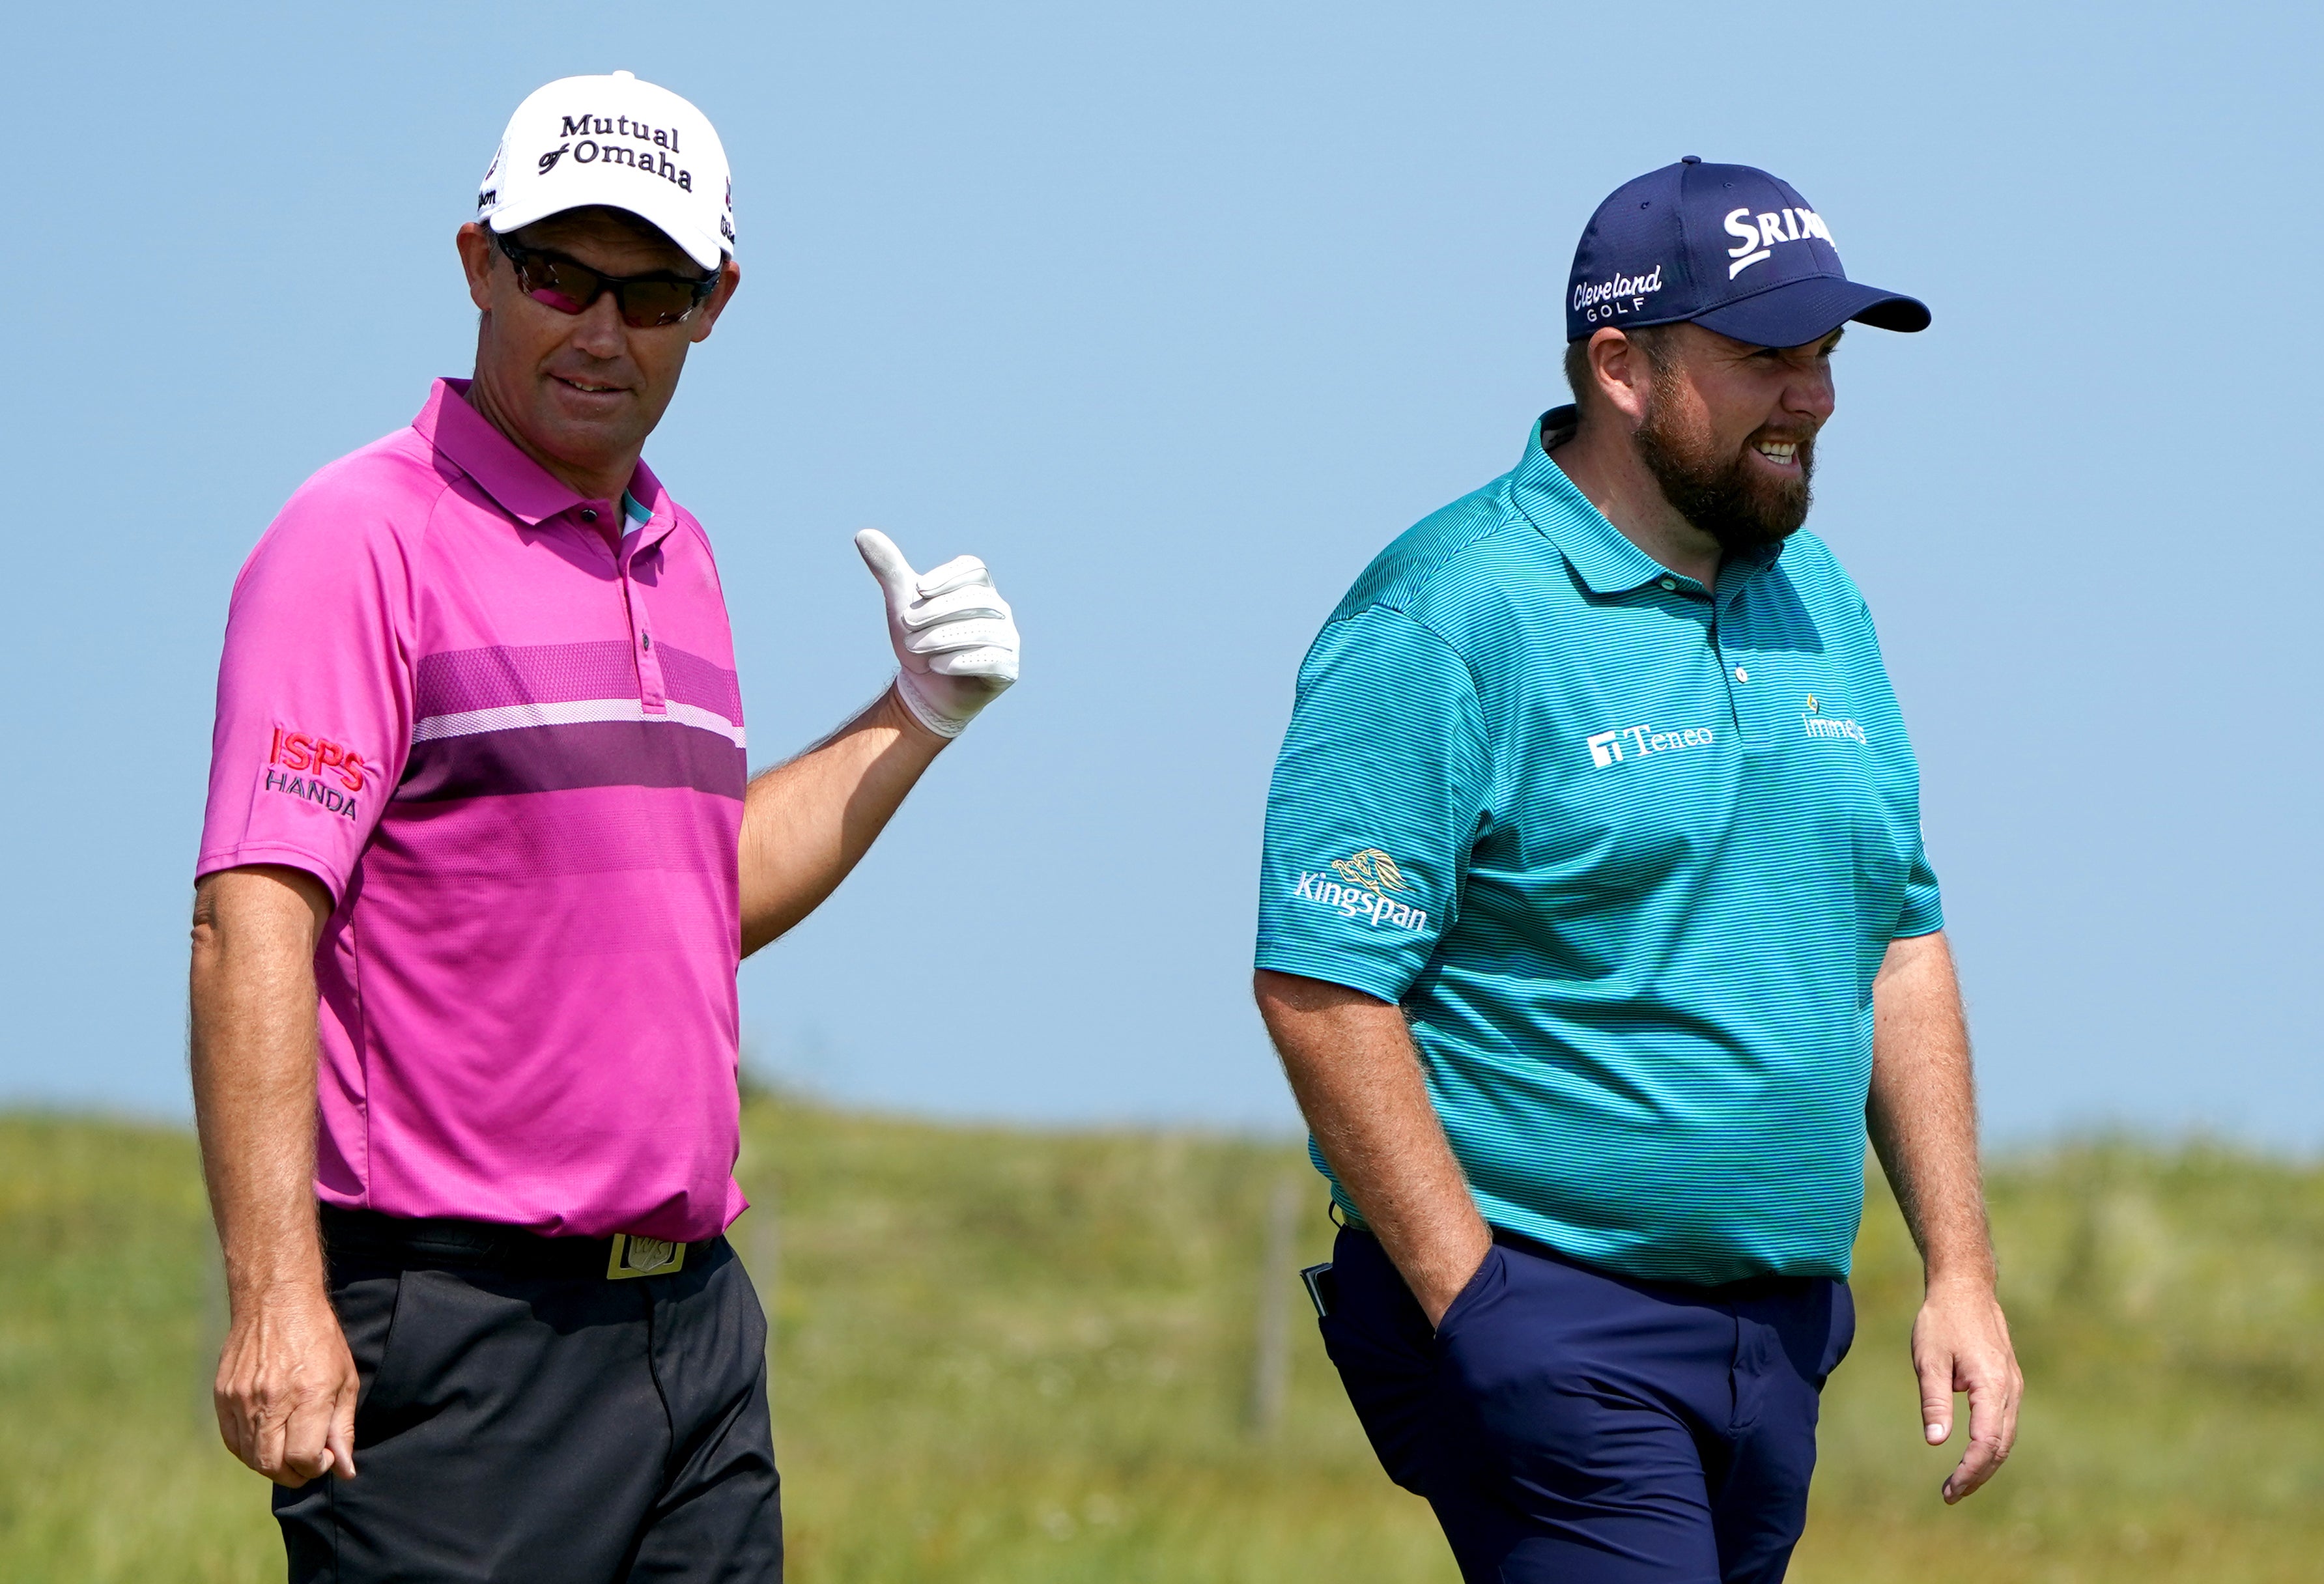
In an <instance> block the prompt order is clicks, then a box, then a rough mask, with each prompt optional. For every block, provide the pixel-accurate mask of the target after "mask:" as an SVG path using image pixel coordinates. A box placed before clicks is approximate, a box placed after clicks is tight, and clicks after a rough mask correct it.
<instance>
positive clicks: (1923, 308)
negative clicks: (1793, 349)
mask: <svg viewBox="0 0 2324 1584" xmlns="http://www.w3.org/2000/svg"><path fill="white" fill-rule="evenodd" d="M1850 320H1854V321H1856V322H1857V323H1858V324H1866V325H1870V326H1871V327H1873V328H1874V329H1876V330H1904V331H1913V330H1925V329H1927V328H1928V327H1929V309H1928V305H1927V304H1926V303H1923V301H1921V300H1920V299H1918V298H1915V297H1906V296H1904V294H1903V293H1901V292H1896V291H1883V290H1880V289H1879V288H1878V287H1877V286H1861V285H1858V283H1857V282H1855V281H1843V280H1841V279H1840V278H1839V277H1838V276H1836V275H1812V276H1810V277H1809V278H1808V279H1806V280H1804V281H1785V282H1784V284H1782V285H1781V286H1770V287H1769V288H1767V290H1765V291H1762V292H1758V293H1757V294H1755V295H1753V296H1750V297H1747V298H1745V299H1743V300H1742V301H1740V302H1730V303H1729V304H1727V305H1726V306H1725V307H1723V308H1715V309H1711V311H1710V312H1709V313H1707V314H1698V315H1696V316H1695V320H1694V322H1695V323H1696V324H1698V325H1701V327H1703V328H1704V329H1706V330H1716V331H1718V332H1719V333H1720V335H1722V336H1733V337H1734V338H1735V339H1736V340H1738V341H1746V342H1748V343H1750V344H1751V345H1754V346H1804V345H1807V344H1808V343H1809V342H1811V341H1820V340H1821V339H1822V338H1823V337H1824V336H1829V335H1831V333H1832V332H1833V331H1834V330H1837V329H1839V328H1840V327H1841V326H1842V325H1845V324H1847V323H1849V321H1850Z"/></svg>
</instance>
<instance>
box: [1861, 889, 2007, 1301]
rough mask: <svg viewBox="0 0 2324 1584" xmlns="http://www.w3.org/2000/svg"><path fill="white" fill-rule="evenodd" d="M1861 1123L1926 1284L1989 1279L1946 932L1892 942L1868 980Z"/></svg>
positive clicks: (1969, 1081) (1966, 1067)
mask: <svg viewBox="0 0 2324 1584" xmlns="http://www.w3.org/2000/svg"><path fill="white" fill-rule="evenodd" d="M1872 1001H1873V1036H1872V1089H1871V1094H1870V1097H1869V1100H1868V1101H1867V1105H1866V1108H1865V1123H1866V1127H1867V1130H1868V1131H1869V1132H1870V1134H1871V1136H1872V1147H1873V1148H1874V1150H1875V1151H1876V1152H1877V1154H1878V1155H1879V1157H1880V1165H1881V1168H1882V1169H1883V1170H1884V1171H1886V1173H1887V1174H1888V1182H1889V1185H1890V1186H1891V1187H1892V1188H1893V1189H1894V1190H1895V1194H1896V1204H1897V1208H1898V1209H1899V1210H1901V1211H1903V1212H1904V1224H1905V1226H1906V1227H1908V1228H1909V1229H1911V1231H1912V1234H1913V1240H1914V1243H1916V1244H1917V1245H1919V1247H1920V1250H1921V1258H1922V1261H1923V1265H1924V1266H1925V1267H1926V1269H1927V1272H1928V1279H1929V1282H1930V1284H1931V1285H1939V1284H1941V1283H1945V1282H1950V1281H1970V1282H1978V1283H1983V1284H1985V1285H1991V1283H1992V1282H1993V1280H1994V1259H1993V1240H1992V1237H1991V1234H1990V1232H1989V1230H1988V1229H1987V1221H1986V1214H1985V1189H1984V1183H1983V1179H1982V1175H1981V1174H1980V1172H1979V1170H1978V1142H1977V1097H1976V1089H1975V1083H1974V1080H1973V1077H1972V1074H1971V1071H1970V1063H1969V1027H1968V1022H1967V1020H1966V1018H1964V1017H1963V1016H1962V1013H1961V1003H1960V986H1959V984H1958V982H1957V981H1955V979H1954V975H1953V967H1952V955H1951V953H1950V950H1949V949H1948V948H1947V946H1946V944H1945V940H1944V937H1943V935H1925V936H1921V937H1918V938H1916V939H1913V940H1905V941H1898V942H1896V943H1895V944H1894V945H1892V946H1891V947H1890V948H1889V953H1888V960H1887V962H1886V963H1885V964H1884V965H1883V966H1882V968H1881V971H1880V976H1879V978H1878V979H1877V981H1875V982H1874V985H1873V991H1872Z"/></svg>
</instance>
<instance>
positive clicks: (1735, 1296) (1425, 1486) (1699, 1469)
mask: <svg viewBox="0 0 2324 1584" xmlns="http://www.w3.org/2000/svg"><path fill="white" fill-rule="evenodd" d="M1332 1275H1333V1285H1334V1288H1335V1291H1334V1292H1333V1299H1332V1304H1331V1310H1330V1312H1329V1313H1328V1314H1326V1315H1325V1316H1324V1318H1323V1342H1324V1345H1325V1347H1326V1348H1327V1349H1329V1350H1330V1352H1331V1356H1332V1361H1333V1364H1335V1365H1337V1366H1338V1367H1339V1370H1340V1377H1341V1379H1342V1381H1343V1382H1345V1383H1346V1386H1347V1389H1348V1396H1349V1399H1350V1401H1351V1402H1352V1403H1353V1404H1355V1409H1356V1414H1357V1416H1358V1417H1359V1418H1360V1420H1362V1422H1363V1425H1364V1430H1365V1432H1366V1433H1367V1434H1369V1436H1370V1438H1371V1443H1372V1448H1373V1450H1375V1451H1377V1452H1378V1453H1379V1460H1380V1463H1381V1466H1382V1467H1384V1468H1385V1469H1387V1470H1388V1475H1389V1477H1390V1478H1393V1479H1394V1480H1395V1481H1396V1482H1397V1484H1398V1485H1401V1486H1403V1487H1405V1488H1406V1489H1407V1490H1411V1491H1414V1492H1416V1493H1417V1494H1419V1495H1421V1496H1423V1497H1426V1498H1427V1499H1428V1501H1429V1504H1430V1505H1431V1506H1433V1507H1434V1508H1435V1511H1436V1516H1437V1520H1438V1522H1440V1523H1441V1524H1443V1526H1444V1534H1445V1538H1446V1539H1447V1540H1449V1541H1450V1542H1451V1543H1452V1552H1453V1555H1454V1556H1455V1558H1456V1559H1457V1560H1458V1561H1459V1562H1460V1565H1461V1576H1462V1579H1465V1580H1469V1581H1470V1584H1481V1581H1485V1580H1491V1581H1495V1584H1550V1581H1552V1580H1555V1581H1556V1584H1774V1581H1775V1580H1778V1579H1782V1578H1783V1576H1784V1569H1785V1568H1786V1567H1787V1566H1788V1565H1789V1564H1790V1561H1791V1555H1792V1547H1793V1546H1794V1544H1795V1543H1797V1541H1798V1539H1799V1536H1800V1531H1801V1529H1802V1527H1803V1525H1804V1524H1805V1523H1806V1519H1807V1499H1808V1478H1809V1476H1810V1474H1811V1473H1812V1471H1813V1469H1814V1468H1815V1427H1816V1408H1817V1401H1818V1394H1819V1393H1820V1392H1821V1389H1822V1387H1823V1383H1824V1377H1826V1376H1828V1375H1829V1374H1831V1370H1832V1368H1833V1367H1834V1366H1836V1365H1837V1364H1838V1363H1839V1362H1840V1358H1841V1357H1842V1356H1843V1355H1845V1354H1846V1353H1847V1351H1848V1348H1849V1343H1850V1342H1851V1341H1852V1340H1854V1338H1855V1334H1856V1310H1855V1305H1854V1303H1853V1302H1852V1300H1851V1299H1850V1298H1849V1292H1848V1285H1847V1284H1846V1283H1844V1282H1837V1281H1830V1280H1823V1279H1815V1278H1768V1279H1764V1280H1760V1281H1755V1282H1747V1283H1739V1284H1737V1285H1733V1286H1729V1287H1691V1286H1686V1285H1679V1284H1673V1283H1655V1282H1639V1281H1632V1280H1629V1279H1628V1278H1625V1277H1620V1276H1616V1275H1609V1274H1607V1273H1606V1272H1603V1271H1599V1270H1593V1269H1591V1268H1590V1267H1588V1266H1582V1265H1580V1264H1577V1263H1575V1262H1573V1261H1571V1260H1567V1259H1563V1258H1561V1257H1557V1256H1556V1255H1554V1254H1553V1253H1551V1252H1550V1251H1549V1250H1547V1249H1545V1248H1540V1247H1539V1246H1538V1245H1534V1244H1528V1243H1525V1242H1523V1241H1522V1240H1520V1239H1509V1238H1507V1237H1497V1239H1496V1241H1495V1243H1494V1247H1493V1249H1492V1252H1491V1253H1490V1254H1489V1255H1488V1256H1487V1257H1486V1260H1485V1264H1484V1266H1483V1267H1482V1268H1481V1269H1480V1270H1479V1272H1478V1273H1477V1275H1476V1278H1475V1279H1474V1280H1473V1281H1471V1283H1470V1284H1469V1285H1468V1287H1467V1288H1466V1289H1464V1290H1463V1291H1462V1294H1461V1295H1460V1297H1459V1298H1457V1299H1455V1300H1454V1301H1453V1303H1452V1308H1450V1309H1448V1310H1447V1311H1445V1313H1444V1319H1443V1325H1442V1327H1441V1328H1440V1329H1438V1330H1437V1331H1434V1332H1432V1331H1430V1329H1429V1325H1428V1321H1427V1317H1426V1316H1425V1315H1424V1314H1423V1313H1422V1312H1421V1309H1420V1305H1419V1304H1418V1303H1416V1302H1415V1301H1414V1299H1413V1296H1412V1294H1411V1291H1410V1289H1408V1288H1407V1287H1406V1285H1405V1284H1404V1278H1403V1277H1402V1276H1401V1275H1398V1274H1397V1269H1396V1267H1395V1266H1393V1265H1392V1264H1390V1263H1389V1261H1388V1256H1387V1255H1386V1254H1385V1253H1384V1252H1383V1251H1382V1250H1381V1248H1380V1246H1379V1241H1378V1240H1377V1239H1374V1238H1373V1237H1372V1236H1371V1234H1369V1232H1364V1231H1360V1230H1357V1229H1352V1228H1351V1229H1346V1230H1344V1231H1342V1233H1341V1234H1340V1238H1339V1241H1338V1244H1337V1246H1336V1248H1335V1249H1334V1251H1333V1272H1332Z"/></svg>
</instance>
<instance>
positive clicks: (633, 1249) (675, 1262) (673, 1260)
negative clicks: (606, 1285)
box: [605, 1232, 686, 1282]
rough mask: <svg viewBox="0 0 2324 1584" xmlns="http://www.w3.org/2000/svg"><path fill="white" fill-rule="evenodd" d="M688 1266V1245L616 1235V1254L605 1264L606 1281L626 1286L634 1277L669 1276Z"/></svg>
mask: <svg viewBox="0 0 2324 1584" xmlns="http://www.w3.org/2000/svg"><path fill="white" fill-rule="evenodd" d="M685 1263H686V1245H685V1244H683V1243H670V1242H665V1241H664V1240H663V1239H659V1238H641V1237H638V1236H637V1235H636V1234H634V1233H632V1232H616V1233H614V1234H613V1256H612V1257H611V1258H609V1259H607V1260H606V1261H605V1279H606V1280H607V1281H609V1282H626V1281H628V1280H629V1279H630V1278H631V1277H632V1276H666V1275H669V1273H670V1272H672V1271H674V1270H676V1269H678V1266H682V1265H684V1264H685Z"/></svg>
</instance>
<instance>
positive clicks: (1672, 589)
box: [1662, 577, 1678, 594]
mask: <svg viewBox="0 0 2324 1584" xmlns="http://www.w3.org/2000/svg"><path fill="white" fill-rule="evenodd" d="M1662 587H1663V592H1664V593H1665V594H1676V593H1678V579H1677V578H1675V577H1665V578H1664V579H1663V583H1662Z"/></svg>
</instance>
